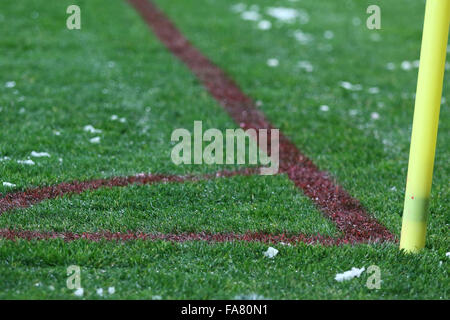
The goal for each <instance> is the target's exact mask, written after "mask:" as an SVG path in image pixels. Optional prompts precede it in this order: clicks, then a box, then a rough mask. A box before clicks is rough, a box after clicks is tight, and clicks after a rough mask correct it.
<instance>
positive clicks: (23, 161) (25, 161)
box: [17, 159, 35, 166]
mask: <svg viewBox="0 0 450 320" xmlns="http://www.w3.org/2000/svg"><path fill="white" fill-rule="evenodd" d="M17 163H18V164H25V165H27V166H34V165H35V163H34V161H33V160H30V159H28V160H17Z"/></svg>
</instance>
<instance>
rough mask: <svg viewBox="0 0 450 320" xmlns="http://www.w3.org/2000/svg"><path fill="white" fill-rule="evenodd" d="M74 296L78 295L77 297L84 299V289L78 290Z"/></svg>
mask: <svg viewBox="0 0 450 320" xmlns="http://www.w3.org/2000/svg"><path fill="white" fill-rule="evenodd" d="M73 294H74V295H76V296H77V297H82V296H83V294H84V289H83V288H78V289H77V290H75V291H74V293H73Z"/></svg>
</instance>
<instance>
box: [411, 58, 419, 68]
mask: <svg viewBox="0 0 450 320" xmlns="http://www.w3.org/2000/svg"><path fill="white" fill-rule="evenodd" d="M412 66H413V67H414V68H416V69H417V68H419V66H420V60H414V61H413V62H412Z"/></svg>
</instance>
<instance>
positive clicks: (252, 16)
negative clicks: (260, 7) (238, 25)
mask: <svg viewBox="0 0 450 320" xmlns="http://www.w3.org/2000/svg"><path fill="white" fill-rule="evenodd" d="M241 18H242V19H244V20H250V21H258V20H259V19H261V15H260V14H259V13H258V12H256V11H244V12H242V13H241Z"/></svg>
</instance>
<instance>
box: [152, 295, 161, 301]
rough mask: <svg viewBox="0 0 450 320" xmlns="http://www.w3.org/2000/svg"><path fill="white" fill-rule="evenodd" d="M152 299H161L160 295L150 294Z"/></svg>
mask: <svg viewBox="0 0 450 320" xmlns="http://www.w3.org/2000/svg"><path fill="white" fill-rule="evenodd" d="M152 300H162V297H161V296H159V295H157V296H152Z"/></svg>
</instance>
